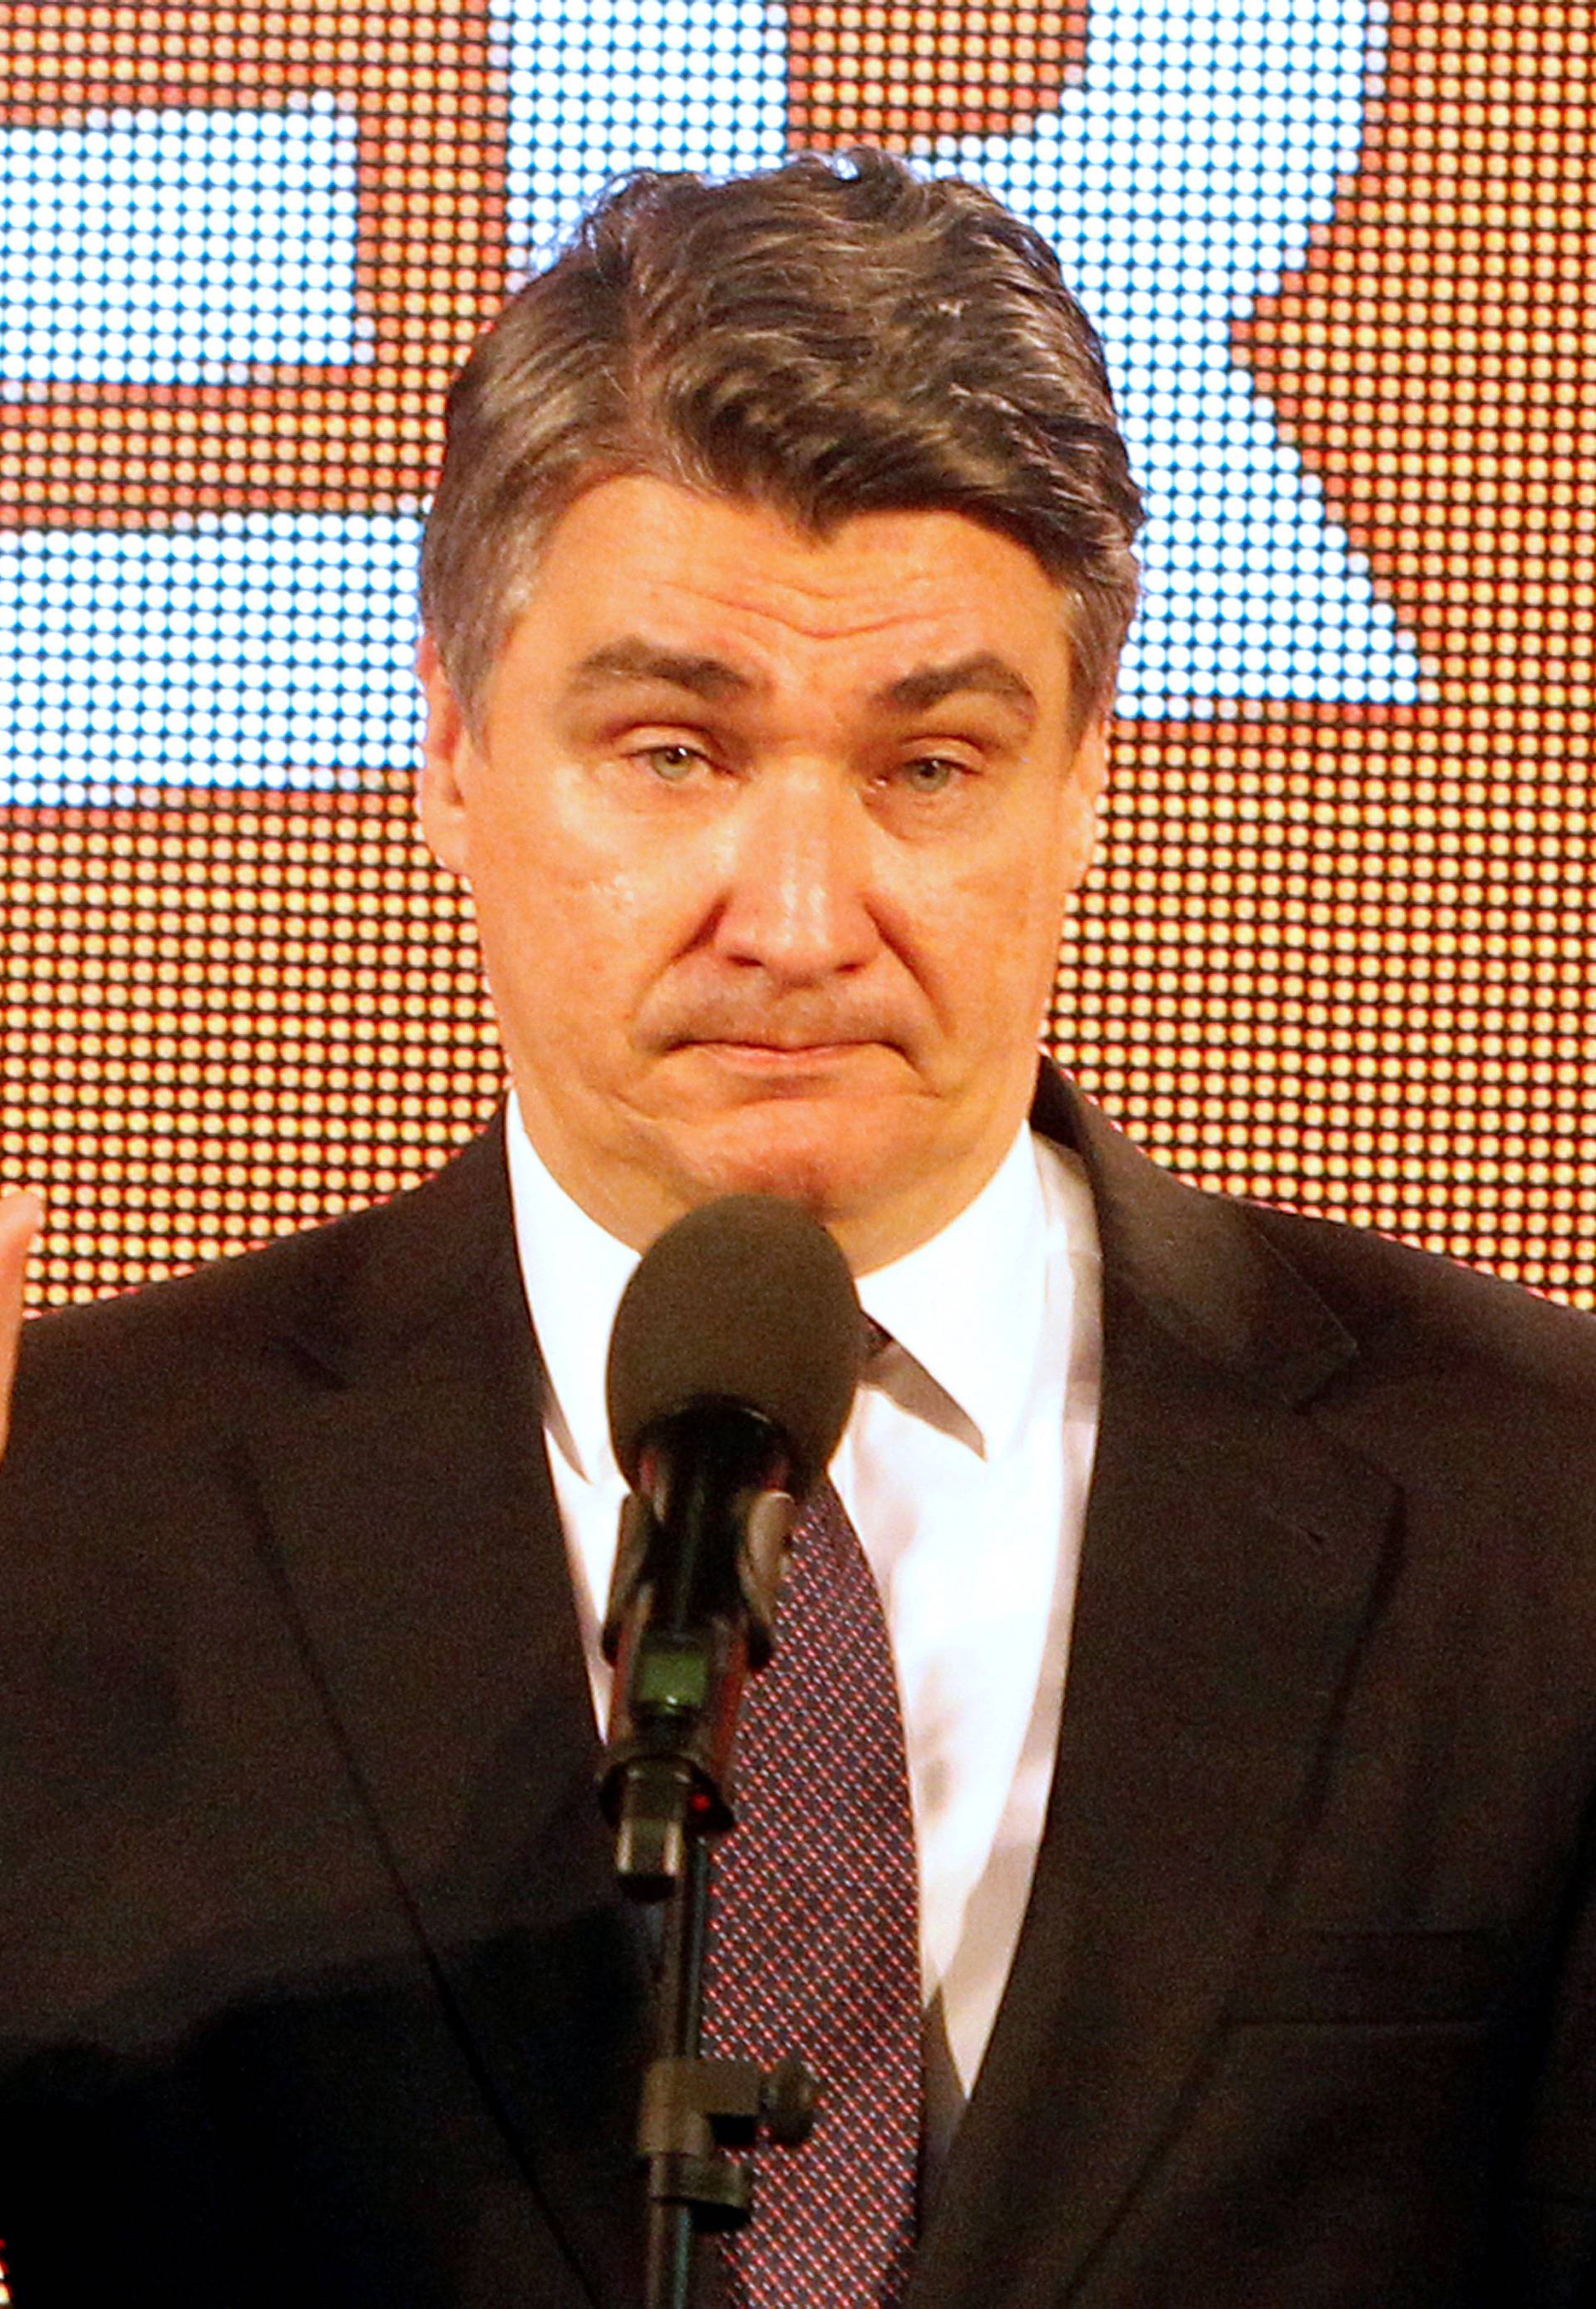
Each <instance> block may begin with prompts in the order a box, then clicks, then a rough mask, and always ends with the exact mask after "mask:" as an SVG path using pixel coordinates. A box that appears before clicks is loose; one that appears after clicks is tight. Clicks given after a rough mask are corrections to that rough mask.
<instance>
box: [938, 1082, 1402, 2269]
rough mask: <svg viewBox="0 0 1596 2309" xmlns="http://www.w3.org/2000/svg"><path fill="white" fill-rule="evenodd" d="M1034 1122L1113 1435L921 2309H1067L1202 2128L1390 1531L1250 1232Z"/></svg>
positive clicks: (1318, 1315) (1339, 1346)
mask: <svg viewBox="0 0 1596 2309" xmlns="http://www.w3.org/2000/svg"><path fill="white" fill-rule="evenodd" d="M1037 1122H1038V1127H1039V1128H1042V1129H1045V1130H1048V1131H1049V1132H1050V1133H1051V1135H1054V1136H1055V1137H1068V1138H1069V1139H1071V1141H1072V1142H1073V1143H1074V1144H1075V1145H1076V1146H1078V1148H1079V1149H1080V1152H1081V1154H1082V1155H1083V1157H1084V1159H1085V1161H1086V1163H1087V1165H1088V1168H1089V1172H1090V1173H1091V1177H1092V1183H1093V1187H1094V1190H1095V1193H1096V1197H1097V1209H1098V1218H1099V1225H1100V1229H1101V1232H1102V1238H1103V1249H1104V1269H1105V1306H1104V1341H1105V1370H1104V1388H1103V1403H1102V1417H1101V1425H1100V1430H1099V1437H1098V1445H1097V1460H1096V1465H1095V1468H1094V1474H1093V1483H1092V1491H1091V1499H1090V1504H1089V1515H1088V1527H1087V1534H1086V1543H1085V1548H1084V1552H1083V1557H1082V1564H1081V1574H1080V1589H1079V1594H1078V1599H1077V1606H1076V1615H1075V1624H1074V1632H1073V1638H1072V1644H1071V1661H1070V1670H1069V1680H1068V1686H1067V1690H1066V1694H1065V1701H1064V1714H1063V1726H1062V1732H1061V1739H1060V1746H1059V1753H1058V1760H1057V1766H1056V1769H1055V1774H1054V1787H1053V1793H1052V1798H1051V1802H1050V1807H1049V1812H1048V1818H1047V1822H1046V1828H1045V1835H1044V1840H1043V1845H1042V1849H1041V1852H1040V1854H1039V1856H1038V1861H1037V1877H1036V1882H1035V1888H1034V1890H1033V1896H1032V1899H1031V1903H1030V1907H1029V1910H1028V1916H1027V1919H1026V1924H1025V1927H1024V1930H1023V1933H1022V1935H1021V1939H1020V1943H1019V1949H1018V1950H1017V1953H1016V1958H1015V1963H1014V1967H1013V1970H1012V1972H1011V1978H1010V1983H1009V1987H1008V1992H1007V1993H1006V1995H1005V1998H1004V2001H1003V2004H1002V2010H1001V2011H1000V2013H999V2017H998V2020H997V2024H996V2027H995V2029H994V2031H993V2038H992V2042H991V2045H990V2046H989V2048H988V2052H987V2055H986V2059H985V2062H984V2066H983V2069H982V2072H981V2075H980V2078H979V2080H978V2083H977V2088H976V2093H975V2096H974V2097H973V2100H972V2102H971V2105H970V2107H969V2110H968V2112H967V2116H966V2119H965V2122H964V2125H963V2127H962V2129H961V2132H960V2133H959V2136H958V2140H957V2142H956V2144H955V2148H954V2150H953V2153H952V2157H951V2158H950V2166H949V2169H948V2172H947V2174H946V2175H945V2179H944V2184H943V2187H942V2189H941V2194H940V2196H939V2200H938V2205H937V2210H936V2215H935V2218H934V2219H933V2221H932V2227H931V2230H930V2233H929V2235H928V2236H927V2238H926V2241H925V2244H924V2250H923V2253H922V2258H921V2266H920V2268H919V2270H918V2271H917V2275H916V2280H915V2286H914V2288H913V2290H912V2293H911V2296H910V2303H911V2309H929V2305H931V2304H933V2303H939V2304H940V2303H953V2302H963V2301H965V2300H967V2299H976V2298H993V2297H994V2296H993V2287H992V2271H993V2270H994V2269H1002V2270H1005V2272H1006V2273H1007V2274H1008V2276H1009V2279H1010V2281H1011V2283H1012V2285H1013V2288H1014V2297H1015V2298H1021V2297H1023V2298H1026V2299H1033V2298H1034V2299H1037V2300H1040V2299H1042V2298H1044V2297H1045V2298H1046V2299H1048V2300H1050V2301H1051V2300H1063V2299H1064V2298H1066V2297H1068V2296H1070V2295H1071V2292H1072V2291H1073V2289H1074V2288H1075V2287H1077V2286H1078V2285H1079V2284H1080V2283H1081V2282H1082V2281H1083V2280H1084V2278H1085V2276H1086V2273H1087V2271H1088V2270H1089V2264H1090V2262H1091V2261H1092V2259H1093V2257H1094V2255H1095V2253H1096V2252H1097V2248H1098V2247H1099V2246H1100V2245H1101V2244H1103V2243H1104V2242H1105V2241H1106V2237H1107V2235H1108V2234H1109V2232H1110V2230H1111V2228H1112V2227H1113V2225H1114V2223H1115V2219H1116V2217H1117V2215H1118V2214H1119V2212H1120V2210H1121V2209H1122V2208H1123V2206H1124V2204H1125V2202H1126V2201H1127V2199H1128V2197H1129V2195H1130V2193H1131V2192H1132V2189H1133V2187H1134V2186H1135V2184H1136V2182H1137V2180H1138V2178H1139V2176H1140V2175H1141V2174H1142V2173H1143V2172H1144V2171H1145V2170H1146V2169H1147V2168H1148V2166H1149V2163H1150V2162H1151V2161H1152V2159H1153V2158H1155V2157H1156V2155H1157V2153H1158V2149H1159V2148H1160V2145H1161V2144H1162V2143H1163V2142H1164V2141H1165V2140H1167V2138H1168V2137H1169V2135H1170V2134H1171V2133H1172V2132H1174V2130H1175V2128H1176V2127H1177V2126H1178V2124H1179V2122H1180V2117H1181V2110H1182V2102H1183V2097H1184V2095H1185V2094H1186V2093H1187V2092H1188V2091H1189V2090H1190V2089H1191V2088H1192V2087H1193V2085H1194V2084H1195V2083H1196V2082H1197V2081H1198V2080H1200V2077H1201V2066H1202V2062H1203V2058H1204V2055H1205V2053H1206V2051H1207V2049H1208V2047H1209V2045H1210V2042H1211V2039H1212V2036H1213V2032H1214V2030H1215V2028H1216V2026H1217V2024H1218V2022H1219V2018H1220V2016H1221V2013H1222V2010H1223V2007H1224V2003H1225V2000H1226V1997H1227V1993H1228V1991H1229V1989H1230V1987H1231V1985H1232V1983H1233V1981H1234V1979H1235V1977H1236V1972H1237V1969H1238V1967H1239V1966H1240V1964H1241V1963H1242V1961H1243V1959H1244V1958H1245V1954H1246V1951H1247V1949H1248V1946H1249V1944H1250V1942H1251V1941H1252V1939H1253V1935H1254V1934H1255V1933H1256V1932H1257V1931H1258V1929H1259V1926H1260V1924H1261V1922H1262V1918H1263V1916H1264V1914H1265V1911H1266V1907H1267V1903H1268V1900H1269V1898H1270V1894H1271V1890H1272V1888H1274V1887H1275V1886H1277V1885H1278V1884H1279V1881H1280V1880H1281V1877H1282V1874H1283V1872H1284V1871H1285V1869H1286V1868H1287V1866H1288V1863H1289V1860H1290V1856H1291V1853H1292V1849H1293V1838H1294V1836H1295V1835H1296V1834H1297V1832H1299V1830H1300V1829H1301V1826H1302V1824H1303V1821H1304V1818H1305V1812H1306V1811H1307V1808H1308V1807H1309V1805H1310V1804H1311V1801H1312V1793H1313V1788H1314V1776H1315V1769H1316V1766H1317V1764H1318V1762H1319V1760H1320V1759H1321V1757H1322V1756H1323V1752H1324V1751H1325V1747H1326V1744H1327V1743H1328V1741H1329V1739H1330V1738H1331V1734H1332V1732H1333V1727H1334V1724H1335V1720H1336V1716H1337V1710H1338V1703H1339V1700H1340V1694H1341V1692H1342V1691H1343V1688H1344V1686H1345V1682H1346V1680H1347V1677H1348V1674H1349V1667H1350V1664H1351V1661H1352V1658H1353V1656H1354V1654H1355V1652H1356V1648H1357V1641H1358V1638H1359V1634H1360V1631H1361V1630H1362V1629H1363V1627H1364V1625H1365V1624H1366V1619H1367V1617H1368V1614H1369V1612H1370V1609H1371V1604H1372V1600H1373V1596H1374V1592H1375V1581H1376V1574H1377V1570H1378V1567H1379V1564H1380V1562H1381V1560H1382V1555H1383V1543H1384V1539H1385V1535H1386V1533H1387V1530H1388V1527H1389V1526H1390V1522H1391V1518H1392V1506H1393V1501H1392V1495H1391V1490H1390V1486H1389V1485H1388V1484H1387V1483H1385V1481H1384V1479H1383V1477H1380V1476H1378V1475H1377V1474H1374V1473H1372V1472H1371V1471H1370V1470H1369V1469H1368V1468H1366V1466H1363V1465H1362V1464H1361V1463H1359V1462H1357V1461H1355V1460H1351V1459H1349V1457H1347V1456H1346V1455H1344V1454H1343V1453H1341V1452H1340V1450H1338V1449H1333V1448H1332V1447H1331V1446H1330V1445H1329V1444H1328V1443H1327V1442H1326V1441H1325V1440H1323V1437H1322V1436H1320V1435H1319V1434H1318V1432H1317V1431H1315V1428H1314V1423H1313V1421H1312V1418H1311V1415H1310V1414H1309V1412H1308V1408H1307V1407H1308V1405H1309V1404H1310V1403H1311V1399H1312V1397H1313V1396H1314V1394H1315V1393H1316V1392H1318V1391H1319V1390H1320V1389H1321V1388H1323V1387H1324V1386H1325V1385H1326V1384H1328V1383H1329V1382H1330V1380H1331V1379H1332V1378H1333V1377H1334V1376H1335V1375H1336V1374H1337V1373H1339V1372H1340V1371H1342V1369H1343V1368H1344V1366H1345V1365H1346V1364H1347V1363H1348V1362H1349V1360H1350V1359H1351V1357H1352V1356H1353V1354H1354V1352H1355V1350H1354V1347H1353V1343H1352V1342H1351V1340H1350V1339H1349V1337H1348V1336H1347V1335H1346V1334H1345V1333H1344V1332H1343V1331H1342V1329H1341V1327H1340V1325H1339V1323H1337V1322H1336V1320H1335V1319H1334V1318H1333V1317H1332V1316H1331V1314H1330V1313H1329V1311H1328V1310H1326V1309H1325V1308H1324V1306H1323V1303H1322V1302H1320V1301H1319V1300H1318V1298H1317V1297H1316V1296H1315V1295H1314V1293H1311V1292H1309V1291H1307V1289H1306V1288H1305V1285H1304V1284H1302V1283H1301V1281H1300V1280H1299V1278H1298V1277H1297V1276H1296V1275H1295V1273H1294V1272H1293V1271H1292V1270H1291V1269H1289V1268H1288V1267H1286V1266H1285V1264H1284V1263H1283V1262H1282V1261H1280V1260H1279V1258H1278V1257H1277V1255H1276V1254H1275V1253H1274V1252H1273V1251H1272V1250H1271V1249H1270V1248H1269V1247H1268V1246H1267V1245H1265V1244H1264V1243H1262V1241H1261V1239H1260V1238H1259V1237H1258V1236H1257V1234H1256V1232H1255V1231H1254V1230H1253V1229H1252V1228H1251V1227H1250V1226H1249V1225H1248V1224H1247V1222H1246V1219H1245V1215H1244V1214H1242V1213H1241V1212H1240V1211H1238V1210H1237V1209H1236V1207H1235V1206H1230V1205H1227V1204H1224V1203H1219V1202H1215V1201H1212V1200H1210V1199H1209V1198H1202V1197H1199V1196H1195V1195H1193V1194H1192V1193H1191V1192H1190V1191H1189V1190H1188V1189H1184V1188H1182V1187H1181V1186H1179V1185H1178V1184H1177V1183H1176V1182H1175V1181H1174V1180H1170V1179H1168V1178H1167V1176H1165V1175H1164V1174H1163V1173H1160V1172H1157V1171H1155V1170H1154V1169H1153V1167H1152V1166H1151V1165H1150V1164H1149V1163H1146V1162H1145V1161H1144V1160H1143V1158H1142V1157H1141V1156H1140V1155H1137V1154H1135V1153H1134V1152H1133V1150H1132V1149H1131V1148H1130V1147H1129V1146H1128V1145H1127V1143H1126V1142H1124V1141H1123V1140H1122V1139H1120V1138H1119V1137H1117V1135H1116V1134H1115V1133H1113V1132H1112V1131H1110V1130H1109V1129H1107V1127H1106V1125H1105V1124H1104V1123H1103V1122H1102V1121H1101V1119H1100V1118H1097V1117H1096V1116H1095V1115H1094V1114H1093V1113H1092V1111H1091V1110H1089V1109H1087V1108H1085V1107H1084V1105H1083V1103H1080V1102H1079V1101H1077V1100H1075V1099H1074V1097H1073V1095H1072V1094H1068V1093H1066V1092H1064V1091H1063V1086H1062V1085H1058V1084H1057V1083H1056V1081H1054V1080H1053V1079H1049V1080H1048V1081H1047V1082H1045V1085H1044V1091H1043V1096H1042V1103H1041V1105H1040V1107H1039V1110H1038V1115H1037ZM996 2297H997V2298H1006V2297H1008V2296H1007V2295H1003V2294H1000V2295H998V2296H996Z"/></svg>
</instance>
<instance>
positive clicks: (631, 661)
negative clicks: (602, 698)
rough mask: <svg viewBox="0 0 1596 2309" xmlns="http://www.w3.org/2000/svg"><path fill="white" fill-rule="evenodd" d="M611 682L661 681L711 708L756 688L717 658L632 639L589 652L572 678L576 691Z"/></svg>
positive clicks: (608, 643)
mask: <svg viewBox="0 0 1596 2309" xmlns="http://www.w3.org/2000/svg"><path fill="white" fill-rule="evenodd" d="M611 681H654V682H663V683H664V684H665V685H666V687H667V688H672V689H685V690H687V691H688V692H689V693H690V695H691V696H694V697H702V698H703V699H705V700H706V702H707V704H709V705H720V704H722V703H724V700H725V699H727V698H729V697H743V696H747V695H748V693H749V691H750V690H751V689H753V688H755V687H756V686H757V685H756V684H755V683H754V682H753V681H752V680H751V679H750V677H749V676H748V675H747V674H746V673H739V671H738V670H737V668H736V667H735V666H734V665H727V664H726V663H725V662H724V659H721V658H718V657H693V656H691V655H689V654H687V653H683V652H681V651H678V650H668V649H661V648H658V647H656V645H655V644H654V643H653V642H646V641H642V640H638V639H635V638H632V637H628V638H627V639H626V640H623V641H618V642H606V643H605V644H603V648H601V649H595V650H590V651H589V653H588V654H587V655H586V656H585V658H584V659H583V660H582V662H581V663H580V664H579V665H578V666H577V669H576V671H575V672H574V673H573V675H572V677H571V688H573V689H577V690H584V689H599V688H603V685H604V684H605V683H606V682H611Z"/></svg>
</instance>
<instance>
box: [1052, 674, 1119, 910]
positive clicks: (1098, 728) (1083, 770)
mask: <svg viewBox="0 0 1596 2309" xmlns="http://www.w3.org/2000/svg"><path fill="white" fill-rule="evenodd" d="M1107 779H1108V715H1107V713H1094V714H1093V716H1092V718H1091V720H1090V721H1089V722H1088V724H1087V726H1086V729H1085V731H1084V732H1083V733H1082V735H1081V739H1080V744H1079V745H1078V746H1077V747H1076V748H1075V758H1074V760H1073V761H1072V762H1071V765H1070V767H1069V769H1068V770H1067V772H1066V773H1065V776H1064V816H1063V825H1062V827H1061V836H1062V839H1063V844H1064V852H1065V856H1064V869H1065V873H1066V875H1067V877H1068V881H1067V887H1068V888H1070V889H1071V890H1073V889H1074V888H1075V887H1076V886H1078V884H1079V883H1080V881H1081V880H1082V879H1083V878H1084V877H1085V874H1086V870H1087V869H1088V867H1089V865H1090V864H1091V862H1092V858H1093V855H1094V853H1095V852H1096V850H1097V808H1098V804H1099V803H1100V802H1101V800H1102V798H1103V788H1104V786H1105V785H1106V783H1107Z"/></svg>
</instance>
